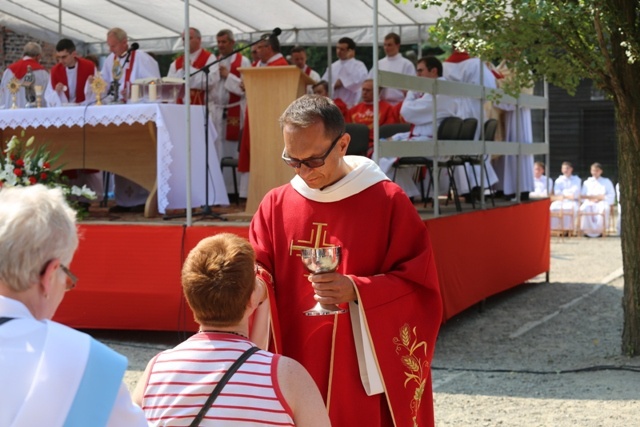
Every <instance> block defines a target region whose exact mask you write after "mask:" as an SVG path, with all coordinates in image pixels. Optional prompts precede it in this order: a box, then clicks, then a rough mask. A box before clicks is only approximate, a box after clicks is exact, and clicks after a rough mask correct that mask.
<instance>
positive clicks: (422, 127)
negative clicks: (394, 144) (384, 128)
mask: <svg viewBox="0 0 640 427" xmlns="http://www.w3.org/2000/svg"><path fill="white" fill-rule="evenodd" d="M416 69H417V75H418V77H424V78H431V79H438V80H445V78H444V77H442V63H441V62H440V60H438V59H437V58H436V57H434V56H427V57H424V58H420V60H418V64H417V66H416ZM436 96H437V102H436V108H437V109H434V102H433V96H432V95H431V94H430V93H422V92H415V91H409V92H407V96H406V98H405V99H404V101H403V103H402V108H401V109H400V114H402V117H404V119H405V120H406V121H407V122H408V123H411V124H412V130H411V132H404V133H400V134H396V135H394V136H393V137H392V139H393V140H397V141H402V140H410V139H422V140H425V139H432V138H433V136H434V133H436V132H437V131H438V126H439V125H440V123H442V121H443V120H444V119H445V118H446V117H451V116H455V115H456V100H455V98H453V97H451V96H448V95H436ZM440 160H444V159H440ZM395 161H396V158H395V157H383V158H381V159H380V160H379V163H380V169H382V171H383V172H384V173H385V174H387V176H388V177H389V178H390V179H394V174H395V182H396V184H398V185H399V186H400V187H401V188H402V189H403V190H404V192H405V193H407V196H409V197H416V196H420V197H422V196H423V195H422V194H420V189H419V185H417V184H416V181H417V180H420V179H422V178H421V177H420V176H419V174H418V176H417V177H416V168H413V167H411V168H398V169H397V170H394V168H393V164H394V163H395ZM446 175H447V174H441V175H439V177H442V178H443V179H440V184H439V187H440V188H439V191H438V193H439V194H442V193H446V191H447V190H448V188H449V187H448V185H449V179H448V176H446ZM445 176H446V177H445ZM416 178H417V179H416ZM424 179H425V188H428V186H429V185H430V180H429V177H428V176H427V177H426V178H424ZM418 182H419V181H418Z"/></svg>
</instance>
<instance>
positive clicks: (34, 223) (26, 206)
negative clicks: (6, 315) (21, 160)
mask: <svg viewBox="0 0 640 427" xmlns="http://www.w3.org/2000/svg"><path fill="white" fill-rule="evenodd" d="M77 247H78V231H77V228H76V212H75V211H74V210H73V209H71V208H70V207H69V205H68V204H67V202H66V200H65V198H64V195H63V194H62V191H61V190H60V189H57V188H56V189H51V188H47V187H45V186H44V185H40V184H38V185H32V186H28V187H12V188H3V189H2V190H0V281H1V282H3V283H4V284H5V285H6V286H8V287H9V288H10V289H12V290H14V291H16V292H21V291H25V290H27V289H29V287H31V286H32V285H33V284H35V283H37V282H38V280H39V277H40V275H41V274H42V270H43V269H44V267H45V266H46V264H47V262H49V261H50V260H52V259H54V258H58V259H60V262H62V263H63V264H69V263H70V262H71V259H72V258H73V253H74V252H75V250H76V248H77Z"/></svg>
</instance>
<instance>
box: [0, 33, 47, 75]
mask: <svg viewBox="0 0 640 427" xmlns="http://www.w3.org/2000/svg"><path fill="white" fill-rule="evenodd" d="M28 42H36V43H38V44H39V45H40V46H42V58H41V59H40V63H41V64H42V65H43V66H44V67H45V68H46V69H50V68H51V67H53V66H54V65H55V64H56V59H55V52H56V46H55V45H53V44H51V43H46V42H43V41H41V40H38V39H34V38H33V37H30V36H27V35H24V34H18V33H16V32H13V31H11V30H10V29H8V28H6V27H0V64H1V65H2V70H4V69H5V68H6V67H7V65H10V64H12V63H14V62H15V61H17V60H19V59H20V58H22V49H23V48H24V45H25V44H27V43H28Z"/></svg>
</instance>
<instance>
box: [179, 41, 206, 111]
mask: <svg viewBox="0 0 640 427" xmlns="http://www.w3.org/2000/svg"><path fill="white" fill-rule="evenodd" d="M210 56H211V52H209V51H208V50H206V49H202V50H201V51H200V55H198V57H197V58H196V60H195V61H193V64H192V65H193V67H194V68H197V69H200V68H202V67H204V66H205V65H207V60H208V59H209V57H210ZM183 67H184V55H182V56H180V57H178V59H176V70H182V68H183ZM189 93H190V96H191V105H204V90H202V89H191V90H190V91H189ZM178 104H184V101H183V100H182V99H178Z"/></svg>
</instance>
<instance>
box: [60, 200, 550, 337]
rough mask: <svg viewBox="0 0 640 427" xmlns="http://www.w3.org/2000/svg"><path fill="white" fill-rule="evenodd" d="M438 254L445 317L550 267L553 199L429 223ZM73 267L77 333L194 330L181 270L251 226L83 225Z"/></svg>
mask: <svg viewBox="0 0 640 427" xmlns="http://www.w3.org/2000/svg"><path fill="white" fill-rule="evenodd" d="M425 224H426V227H427V228H428V229H429V232H430V235H431V240H432V244H433V250H434V253H435V257H436V264H437V268H438V276H439V279H440V288H441V292H442V299H443V302H444V318H443V321H444V320H447V319H449V318H451V317H452V316H454V315H456V314H457V313H460V312H461V311H463V310H465V309H466V308H468V307H470V306H472V305H473V304H475V303H477V302H479V301H482V300H483V299H485V298H487V297H489V296H491V295H495V294H497V293H499V292H502V291H504V290H506V289H509V288H511V287H514V286H517V285H519V284H521V283H523V282H524V281H526V280H527V279H530V278H533V277H535V276H537V275H538V274H540V273H543V272H546V271H548V270H549V257H550V249H549V239H550V232H549V200H548V199H547V200H541V201H536V202H529V203H523V204H520V205H513V206H508V207H503V208H496V209H489V210H484V211H474V212H470V213H465V214H458V215H452V216H447V217H442V218H437V219H430V220H426V221H425ZM80 230H81V241H80V247H79V249H78V251H77V253H76V256H75V258H74V260H73V263H72V264H71V270H72V271H73V272H74V273H75V274H76V275H77V276H78V277H79V278H80V279H79V282H78V287H77V288H76V289H74V290H73V291H72V292H69V293H68V294H67V295H66V296H65V299H64V301H63V302H62V304H61V305H60V308H59V309H58V311H57V313H56V316H55V320H56V321H58V322H61V323H63V324H66V325H69V326H72V327H74V328H96V329H141V330H166V331H170V330H195V329H196V325H195V323H194V322H193V319H192V315H191V312H190V310H189V308H188V307H187V306H186V302H185V301H184V299H183V297H182V290H181V287H180V268H181V265H182V260H183V259H184V257H185V256H186V254H187V253H188V252H189V250H191V248H193V247H194V246H195V244H196V243H197V242H198V241H200V239H202V238H203V237H206V236H210V235H213V234H218V233H223V232H228V233H235V234H238V235H240V236H243V237H247V236H248V232H249V229H248V227H234V226H195V227H184V226H181V225H175V226H172V225H164V226H157V225H150V224H140V225H137V224H136V225H94V224H86V225H85V224H83V225H81V226H80Z"/></svg>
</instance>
